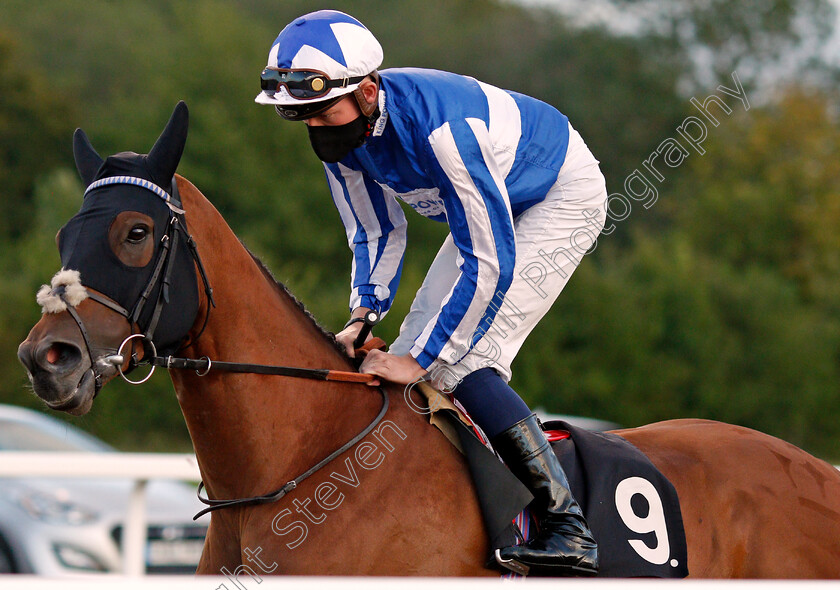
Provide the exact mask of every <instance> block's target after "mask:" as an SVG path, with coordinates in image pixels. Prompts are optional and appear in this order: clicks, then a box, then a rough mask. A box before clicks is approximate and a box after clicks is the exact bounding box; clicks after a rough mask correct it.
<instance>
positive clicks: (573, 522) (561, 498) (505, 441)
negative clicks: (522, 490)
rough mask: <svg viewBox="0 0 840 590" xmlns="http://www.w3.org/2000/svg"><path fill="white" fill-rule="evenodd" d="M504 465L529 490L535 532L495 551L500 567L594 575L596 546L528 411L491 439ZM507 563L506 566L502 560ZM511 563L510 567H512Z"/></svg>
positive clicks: (541, 434) (543, 438)
mask: <svg viewBox="0 0 840 590" xmlns="http://www.w3.org/2000/svg"><path fill="white" fill-rule="evenodd" d="M492 443H493V447H494V448H495V449H496V450H497V451H498V453H499V455H500V456H501V457H502V459H503V460H504V462H505V463H506V464H507V466H508V467H509V468H510V469H511V471H513V473H514V475H516V477H517V478H519V480H520V481H521V482H522V483H524V484H525V486H526V487H527V488H528V489H529V490H531V493H533V494H534V501H533V502H532V503H531V505H530V506H531V508H532V509H533V510H534V512H535V514H536V517H537V519H538V522H539V532H538V533H537V536H536V537H534V538H533V539H531V540H530V541H528V542H527V543H525V544H523V545H516V546H513V547H505V548H503V549H500V550H499V551H497V559H498V560H499V561H500V563H501V565H505V567H509V568H510V569H514V571H517V569H516V566H517V565H519V566H525V567H524V568H520V570H519V571H520V573H525V572H526V571H527V570H530V572H529V573H532V574H535V575H549V576H587V575H589V576H591V575H595V574H597V573H598V545H597V544H596V543H595V539H594V538H593V537H592V533H591V532H590V530H589V526H588V525H587V524H586V520H585V519H584V518H583V512H582V511H581V509H580V506H579V505H578V503H577V502H576V501H575V499H574V498H573V497H572V492H571V491H570V490H569V481H568V480H567V479H566V474H565V473H564V472H563V468H562V467H561V466H560V461H559V460H558V459H557V457H556V456H555V455H554V451H552V450H551V445H550V444H549V443H548V440H546V438H545V434H543V431H542V429H541V428H540V425H539V422H537V417H536V415H534V414H531V415H530V416H529V417H527V418H525V419H523V420H520V421H519V422H517V423H516V424H514V425H513V426H511V427H510V428H508V429H507V430H504V431H503V432H502V433H500V434H499V435H497V436H495V437H493V439H492ZM506 561H512V562H513V563H512V564H508V565H506V564H505V563H504V562H506ZM511 566H512V567H511Z"/></svg>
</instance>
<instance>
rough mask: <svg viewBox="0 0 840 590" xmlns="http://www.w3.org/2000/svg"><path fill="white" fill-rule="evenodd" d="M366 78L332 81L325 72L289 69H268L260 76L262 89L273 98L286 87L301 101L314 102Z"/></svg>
mask: <svg viewBox="0 0 840 590" xmlns="http://www.w3.org/2000/svg"><path fill="white" fill-rule="evenodd" d="M365 78H366V76H354V77H352V78H342V79H340V80H331V79H330V78H329V76H327V75H326V74H325V73H324V72H319V71H318V70H297V69H287V68H275V67H271V66H269V67H267V68H265V69H264V70H263V71H262V73H261V74H260V87H261V88H262V91H263V92H265V93H266V94H267V95H268V96H273V95H274V93H275V92H279V91H280V87H281V86H285V87H286V90H287V91H288V92H289V94H290V95H291V96H293V97H295V98H297V99H300V100H312V99H315V98H322V97H324V96H326V95H327V94H328V93H329V91H330V90H332V89H333V88H346V87H347V86H349V85H350V84H358V83H359V82H361V81H362V80H364V79H365Z"/></svg>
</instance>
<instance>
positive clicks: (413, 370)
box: [359, 350, 426, 385]
mask: <svg viewBox="0 0 840 590" xmlns="http://www.w3.org/2000/svg"><path fill="white" fill-rule="evenodd" d="M359 372H360V373H370V374H372V375H376V376H378V377H382V378H383V379H386V380H388V381H391V382H392V383H401V384H403V385H408V384H409V383H414V382H415V381H417V380H418V379H419V378H420V377H422V376H423V375H425V374H426V369H424V368H423V367H421V366H420V365H419V363H418V362H417V360H415V358H414V357H413V356H411V355H410V354H405V355H402V356H397V355H395V354H390V353H387V352H383V351H381V350H371V351H370V352H369V353H368V354H367V357H365V360H364V362H362V365H361V366H360V367H359ZM368 385H379V381H373V382H371V383H368Z"/></svg>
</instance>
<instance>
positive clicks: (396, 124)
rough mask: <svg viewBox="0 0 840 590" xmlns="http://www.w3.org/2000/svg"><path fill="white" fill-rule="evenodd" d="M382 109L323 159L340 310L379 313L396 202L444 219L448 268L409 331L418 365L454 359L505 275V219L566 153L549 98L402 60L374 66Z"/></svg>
mask: <svg viewBox="0 0 840 590" xmlns="http://www.w3.org/2000/svg"><path fill="white" fill-rule="evenodd" d="M381 79H382V83H381V92H380V108H381V109H382V116H381V117H380V119H379V121H378V122H377V126H376V129H375V130H374V133H373V134H372V136H371V137H369V138H368V140H367V142H366V143H365V145H363V146H362V147H360V148H357V149H355V150H353V152H351V153H350V155H348V156H347V157H346V158H345V159H344V160H342V161H341V162H339V163H337V164H324V166H325V168H326V174H327V179H328V181H329V185H330V190H331V192H332V195H333V200H334V201H335V204H336V207H337V208H338V211H339V214H340V215H341V220H342V222H343V224H344V226H345V229H346V233H347V240H348V244H349V245H350V248H351V250H352V251H353V268H352V292H351V296H350V309H351V310H352V309H355V308H356V307H359V306H364V307H369V308H371V309H375V310H377V311H379V312H380V313H382V314H384V313H386V312H387V311H388V309H389V308H390V307H391V303H392V301H393V298H394V295H395V294H396V291H397V286H398V285H399V280H400V273H401V270H402V261H403V254H404V251H405V242H406V231H405V227H406V220H405V216H404V215H403V212H402V209H401V208H400V206H399V204H398V202H397V199H400V200H402V201H404V202H406V203H408V204H409V205H410V206H411V207H412V208H413V209H414V210H415V211H417V212H418V213H420V214H421V215H424V216H426V217H429V218H430V219H433V220H435V221H440V222H445V223H448V224H449V228H450V232H451V234H452V238H453V240H454V242H455V245H456V246H457V247H458V250H459V253H460V258H461V260H460V261H459V262H460V265H459V266H460V271H461V273H460V277H459V278H458V280H457V281H456V283H455V284H454V286H453V287H452V289H451V291H450V292H449V294H448V295H447V297H446V298H445V299H444V303H443V305H442V306H441V309H440V311H439V312H438V313H437V315H435V316H434V317H433V318H432V319H431V320H430V321H429V323H428V324H427V325H426V327H425V329H424V330H423V332H422V333H421V334H420V335H419V336H418V337H417V338H416V339H415V344H414V347H413V348H412V349H411V355H412V356H414V357H415V358H416V359H417V361H418V363H419V364H420V365H421V366H423V367H424V368H428V367H429V366H430V365H431V364H432V363H433V362H434V361H435V360H436V359H438V358H441V359H445V361H446V362H447V363H450V364H454V363H457V362H458V361H459V360H460V359H461V358H463V357H464V355H466V354H467V352H469V350H470V349H471V347H472V346H473V345H474V344H475V342H477V341H478V340H479V339H480V338H481V336H482V335H483V334H484V332H485V331H486V330H487V328H488V327H489V326H490V324H491V323H492V321H493V318H494V317H495V315H496V311H497V310H498V309H499V307H500V305H501V300H502V298H503V297H504V294H505V292H506V291H507V289H508V287H509V286H510V284H511V281H512V280H513V271H514V265H515V262H516V248H515V239H514V229H513V219H514V218H515V217H516V216H518V215H519V214H521V213H522V212H523V211H525V210H527V209H528V208H529V207H531V206H533V205H535V204H536V203H539V202H541V201H543V199H545V196H546V194H547V193H548V191H549V189H550V188H551V187H552V185H553V184H554V183H555V182H556V180H557V176H558V173H559V171H560V168H561V167H562V165H563V162H564V160H565V157H566V151H567V148H568V143H569V125H568V119H567V118H566V116H565V115H563V114H562V113H560V112H559V111H557V110H556V109H555V108H554V107H552V106H550V105H548V104H546V103H543V102H541V101H539V100H537V99H534V98H530V97H527V96H525V95H522V94H518V93H515V92H510V91H506V90H501V89H499V88H496V87H493V86H490V85H488V84H485V83H482V82H479V81H477V80H475V79H473V78H469V77H466V76H460V75H457V74H451V73H447V72H440V71H435V70H423V69H414V68H401V69H391V70H385V71H382V72H381Z"/></svg>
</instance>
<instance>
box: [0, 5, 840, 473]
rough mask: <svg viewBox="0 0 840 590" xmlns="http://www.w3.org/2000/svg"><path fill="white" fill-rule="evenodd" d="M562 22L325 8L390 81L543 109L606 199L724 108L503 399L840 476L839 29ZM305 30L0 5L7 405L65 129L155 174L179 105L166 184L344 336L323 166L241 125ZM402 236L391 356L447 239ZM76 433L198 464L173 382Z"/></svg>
mask: <svg viewBox="0 0 840 590" xmlns="http://www.w3.org/2000/svg"><path fill="white" fill-rule="evenodd" d="M558 4H560V5H562V6H561V8H562V9H563V10H560V11H557V10H552V9H550V8H548V7H546V6H545V2H543V3H542V4H540V3H535V2H532V3H528V5H524V4H519V3H513V2H501V1H500V0H423V1H420V0H403V1H401V2H384V1H374V0H352V1H351V0H335V1H334V2H332V3H331V7H334V8H337V9H340V10H344V11H347V12H349V13H351V14H353V15H354V16H356V17H358V18H359V19H360V20H362V22H364V23H365V24H366V25H367V26H368V27H369V28H370V29H371V30H372V31H373V32H374V33H375V34H376V35H377V37H378V38H379V39H380V41H381V43H382V45H383V47H384V48H385V56H386V61H385V64H384V66H383V67H389V66H404V65H413V66H421V67H434V68H438V69H444V70H451V71H455V72H459V73H463V74H469V75H473V76H475V77H477V78H479V79H482V80H485V81H487V82H489V83H492V84H496V85H499V86H502V87H505V88H511V89H515V90H518V91H521V92H524V93H526V94H531V95H533V96H536V97H538V98H540V99H542V100H545V101H547V102H549V103H551V104H554V105H555V106H557V107H558V108H560V110H561V111H563V112H564V113H566V114H567V115H569V117H570V119H571V121H572V122H573V124H574V125H575V127H576V128H577V129H579V130H580V131H581V132H582V134H583V136H584V137H585V139H586V141H587V143H588V145H589V146H590V148H591V149H592V150H593V152H594V153H595V154H596V155H597V156H598V158H599V159H600V160H601V163H602V168H603V170H604V172H605V175H606V177H607V182H608V187H609V188H610V190H611V191H616V192H625V191H624V183H625V180H626V178H627V177H628V175H630V174H631V173H632V172H633V171H634V170H637V169H639V170H643V168H642V167H643V162H644V160H645V159H647V158H648V157H649V156H650V154H651V153H652V152H653V151H654V150H655V149H656V148H657V146H659V145H660V144H661V142H662V141H664V140H666V139H667V138H669V137H672V138H678V137H679V136H678V135H677V132H676V128H677V127H678V126H679V125H680V124H681V123H682V121H683V120H684V119H685V118H686V117H687V116H689V115H694V116H697V115H698V111H697V110H696V109H695V108H694V107H693V106H692V105H691V103H690V102H689V99H690V98H691V97H696V98H697V99H699V100H701V101H702V100H703V99H704V98H705V97H706V96H708V95H710V94H713V93H717V94H718V96H721V97H722V98H724V99H725V100H726V102H727V104H728V105H729V106H730V107H731V108H732V114H731V115H725V114H722V113H720V120H721V124H720V125H719V126H718V127H713V126H711V125H709V126H708V128H709V134H708V137H707V139H706V140H705V142H704V143H703V148H704V150H705V153H704V154H703V155H700V154H698V153H697V152H691V153H690V155H689V156H688V157H686V158H685V161H684V162H683V163H682V164H681V165H680V166H678V167H675V168H665V167H662V170H663V175H664V176H665V180H664V181H662V182H652V184H653V186H654V187H655V189H656V190H657V193H658V195H657V201H656V203H655V204H654V205H653V206H652V207H650V208H644V207H642V206H641V202H639V201H633V202H632V204H633V207H634V208H633V210H632V213H631V214H630V215H629V216H628V218H627V219H625V220H623V221H621V222H620V223H618V222H617V223H616V226H617V228H616V230H615V231H614V232H613V233H612V234H611V235H609V236H602V237H601V239H600V240H599V244H598V247H597V249H596V250H595V252H593V253H592V254H590V255H588V256H587V257H586V259H585V261H584V264H583V265H582V266H581V267H580V269H579V270H578V271H577V272H576V274H575V276H574V277H573V279H572V280H571V282H570V283H569V286H568V288H567V290H566V292H565V293H564V294H563V295H562V296H561V298H560V300H559V301H558V302H557V304H556V305H555V308H554V309H553V310H552V312H551V313H550V314H549V315H548V316H547V317H546V318H545V319H544V320H543V321H542V322H541V324H540V326H539V327H538V329H537V330H536V331H535V332H534V334H533V335H532V337H531V339H530V340H529V344H528V346H526V347H525V349H524V350H523V352H522V353H521V354H520V357H519V358H518V359H517V362H516V364H515V365H514V373H515V376H514V381H513V385H514V387H515V388H516V389H517V390H518V391H519V392H520V393H521V394H522V395H523V397H525V398H526V400H527V401H528V402H529V403H530V404H531V405H532V406H543V407H544V408H546V409H547V410H549V411H553V412H562V413H570V414H579V415H588V416H594V417H598V418H603V419H608V420H613V421H616V422H619V423H621V424H623V425H627V426H635V425H640V424H643V423H647V422H651V421H656V420H661V419H667V418H677V417H703V418H712V419H718V420H724V421H728V422H734V423H738V424H742V425H745V426H749V427H753V428H757V429H759V430H763V431H766V432H769V433H772V434H775V435H777V436H780V437H782V438H785V439H786V440H789V441H791V442H793V443H794V444H797V445H799V446H802V447H804V448H806V449H807V450H809V451H811V452H813V453H815V454H818V455H821V456H823V457H826V458H829V459H832V460H835V461H836V460H838V459H840V420H838V417H840V395H838V377H840V364H839V363H838V361H840V304H838V301H840V299H838V294H840V293H839V292H840V282H838V278H837V277H838V271H840V235H839V234H838V232H837V231H836V228H837V227H838V222H839V221H840V122H838V112H840V111H838V107H839V106H840V102H839V101H838V95H837V92H836V90H835V89H836V88H837V84H836V82H837V80H838V76H837V67H836V66H837V64H836V63H833V62H832V61H831V55H832V52H831V51H830V50H827V48H829V47H831V46H830V38H831V36H832V35H835V34H836V30H835V27H834V24H833V23H835V22H836V12H835V11H834V10H833V9H832V6H831V5H830V4H828V3H827V2H826V1H825V0H800V1H794V0H757V1H754V2H724V1H722V0H705V1H703V2H696V1H694V2H690V1H682V0H673V1H670V2H657V1H654V0H600V1H599V2H592V3H584V2H576V1H571V0H570V1H566V2H558ZM322 7H324V6H323V5H322V4H321V3H315V2H311V1H303V0H287V1H285V2H282V3H278V2H269V1H267V0H241V1H239V2H235V3H232V2H222V1H220V0H185V1H179V2H175V1H174V0H148V1H146V2H122V1H119V0H110V1H109V0H83V1H82V0H39V2H38V3H37V9H36V8H34V7H33V5H32V3H31V2H29V1H28V0H4V1H3V2H2V4H0V187H2V188H3V195H2V198H1V199H0V267H1V268H2V276H3V277H4V278H3V280H2V283H0V296H2V298H3V301H4V302H5V305H3V306H2V307H0V401H2V402H5V403H14V404H19V405H24V406H28V407H33V408H42V406H41V404H40V402H39V401H38V400H37V399H36V398H35V397H34V396H33V395H32V394H31V392H30V391H28V390H27V387H26V378H25V374H24V371H23V370H22V368H21V367H20V365H19V364H18V362H17V359H16V354H15V353H16V348H17V345H18V343H19V342H20V341H21V340H23V339H24V338H25V336H26V333H27V331H28V329H29V328H30V327H31V326H32V325H33V324H34V322H35V321H37V318H38V313H39V310H38V308H37V306H36V305H35V303H34V293H35V291H36V289H37V287H38V286H39V285H40V284H41V283H43V282H46V281H47V280H48V279H49V277H50V276H51V275H52V273H53V272H55V270H57V268H58V266H59V260H58V254H57V251H56V249H55V246H54V242H53V237H54V235H55V232H56V231H57V230H58V228H59V227H61V225H62V224H63V223H64V221H66V219H68V218H69V217H70V216H71V215H72V214H73V213H74V212H75V210H76V209H77V208H78V206H79V200H80V198H81V193H82V187H81V185H80V182H79V180H78V177H77V175H76V173H75V169H74V166H73V161H72V151H71V134H72V131H73V129H74V128H75V127H77V126H78V127H83V128H84V129H85V130H86V131H87V132H88V134H89V136H90V137H91V139H92V141H93V143H94V145H95V146H96V147H97V149H98V150H99V152H100V153H101V154H103V155H105V154H110V153H114V152H117V151H124V150H132V151H138V152H146V151H148V149H149V148H150V147H151V145H152V144H153V142H154V140H155V138H156V137H157V135H158V133H159V132H160V130H161V129H162V126H163V124H164V122H165V121H166V119H167V118H168V116H169V114H170V112H171V109H172V107H173V106H174V104H175V103H176V102H177V101H178V100H180V99H183V100H186V101H187V103H188V105H189V107H190V114H191V129H190V137H189V140H188V144H187V149H186V153H185V155H184V158H183V160H182V163H181V166H180V168H179V172H180V173H181V174H183V175H184V176H186V177H188V178H189V179H190V180H192V181H193V182H194V183H195V184H196V185H197V186H198V187H199V188H201V189H202V191H203V192H204V193H205V195H207V196H208V197H209V198H210V199H211V201H213V202H214V204H215V205H216V206H217V207H218V208H219V209H220V210H221V211H222V213H223V215H224V216H225V217H226V218H227V220H228V221H229V223H230V224H231V225H232V227H233V228H234V230H235V231H236V232H237V234H238V235H239V236H240V237H241V238H242V239H243V241H244V242H245V243H246V244H247V245H248V246H249V247H250V248H251V249H252V250H253V251H254V252H256V253H257V254H258V255H259V256H260V257H261V258H262V259H263V260H264V261H265V262H266V263H267V265H268V266H269V267H270V268H271V269H272V270H273V272H274V274H275V276H277V277H278V278H279V279H280V280H281V281H283V282H284V283H285V284H287V285H288V286H289V287H290V289H291V290H292V291H293V292H294V293H296V294H297V295H298V296H299V297H300V298H301V299H302V300H303V301H305V302H306V303H307V306H308V307H309V308H310V309H311V310H312V311H313V312H314V313H315V315H316V317H318V318H319V320H320V322H321V323H322V324H323V325H325V326H326V327H328V328H331V329H335V330H337V329H338V328H339V327H340V326H341V325H342V324H343V322H344V321H345V319H346V315H347V311H346V301H347V294H348V288H347V280H348V276H349V264H350V256H349V251H348V250H347V247H346V244H345V242H344V237H343V233H342V231H341V227H340V222H339V218H338V215H337V213H336V211H335V210H334V208H333V206H332V204H331V200H330V197H329V194H328V191H327V187H326V182H325V181H324V178H323V172H322V169H321V166H320V163H319V162H318V161H317V159H316V158H315V156H314V155H313V154H312V153H311V150H310V148H309V146H308V142H307V139H306V133H305V130H304V127H303V125H300V124H291V123H287V122H284V121H281V120H280V119H279V118H277V116H276V115H275V114H274V113H273V111H272V110H271V109H269V108H266V107H259V106H257V105H255V104H254V103H253V97H254V95H255V94H256V92H257V89H258V87H257V84H256V79H257V75H258V73H259V71H260V69H261V67H262V65H263V64H264V62H265V56H266V54H267V51H268V48H269V46H270V44H271V42H272V40H273V39H274V37H275V36H276V35H277V33H278V32H279V30H280V29H281V28H282V27H283V26H284V25H285V24H286V23H287V22H289V21H291V20H292V19H293V18H295V17H296V16H298V15H300V14H303V13H305V12H308V11H311V10H315V9H319V8H322ZM596 9H597V10H596ZM598 10H601V12H600V13H599V12H598ZM599 14H601V15H603V16H604V18H601V19H599V18H598V15H599ZM628 23H630V26H629V27H628V26H627V24H628ZM736 70H737V72H738V76H739V78H740V80H741V81H742V83H743V84H744V86H745V88H746V91H747V95H748V97H749V99H750V109H749V110H745V109H744V107H743V105H741V104H739V102H738V101H737V100H736V99H734V98H732V97H727V96H726V95H724V94H722V93H721V92H719V91H717V90H716V89H717V86H718V85H719V84H723V85H726V86H728V87H729V88H732V87H733V83H732V78H731V77H730V75H731V72H732V71H736ZM660 163H661V160H660ZM625 194H626V193H625ZM407 215H408V217H409V228H410V230H409V252H408V255H407V261H406V268H405V272H404V279H403V284H402V288H401V293H400V296H399V297H398V298H397V302H396V304H395V308H394V311H393V312H392V313H391V315H389V317H388V318H387V319H386V321H385V322H384V323H383V325H382V327H381V335H383V336H384V337H385V338H386V339H388V340H390V339H393V337H394V336H395V335H396V333H397V330H398V327H399V322H400V319H401V317H402V315H404V313H405V312H406V311H407V309H408V306H409V304H410V302H411V295H412V293H413V292H414V291H415V290H416V288H417V287H418V286H419V284H420V282H421V281H422V278H423V275H424V273H425V270H426V268H427V267H428V264H429V263H430V261H431V259H432V257H433V256H434V254H435V252H436V250H437V246H438V244H439V243H440V242H441V241H442V240H443V238H444V235H445V234H444V231H445V228H444V227H442V226H440V225H438V224H434V223H431V222H427V221H425V220H424V219H422V218H420V217H419V216H416V215H415V214H413V213H412V212H410V211H409V212H408V213H407ZM336 261H341V263H337V262H336ZM72 420H73V421H74V422H75V423H76V424H77V425H79V426H81V427H82V428H85V429H87V430H89V431H91V432H93V433H95V434H97V435H99V436H101V437H103V438H105V439H106V440H108V441H109V442H111V443H113V444H115V445H116V446H118V447H119V448H122V449H126V450H129V449H131V450H134V449H151V450H185V449H188V448H189V445H190V442H189V437H188V435H187V433H186V429H185V428H184V426H183V420H182V418H181V416H180V412H179V409H178V406H177V402H176V400H175V397H174V395H173V392H172V387H171V384H170V382H169V381H168V379H167V378H166V377H165V376H160V377H158V376H156V377H155V378H154V379H153V380H152V382H151V383H150V384H148V385H147V386H145V387H143V388H129V387H127V386H124V385H122V384H116V383H115V384H113V385H110V386H109V387H108V388H107V389H106V390H105V391H103V394H102V395H101V396H100V397H99V398H98V399H97V403H96V405H95V408H94V410H93V411H92V412H91V413H90V414H89V415H88V416H85V417H82V418H75V419H72Z"/></svg>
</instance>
